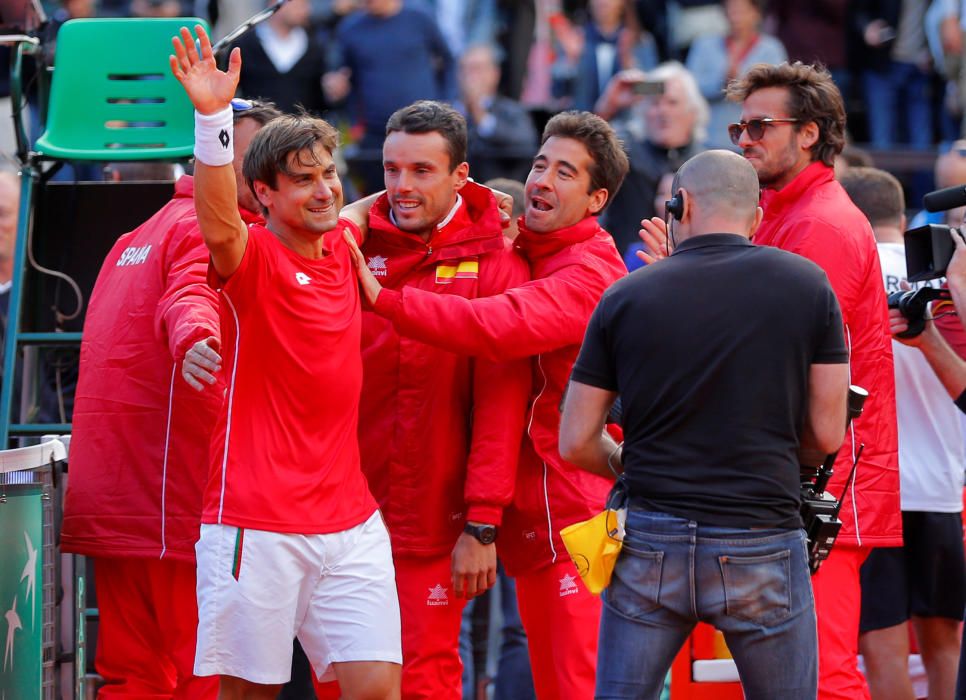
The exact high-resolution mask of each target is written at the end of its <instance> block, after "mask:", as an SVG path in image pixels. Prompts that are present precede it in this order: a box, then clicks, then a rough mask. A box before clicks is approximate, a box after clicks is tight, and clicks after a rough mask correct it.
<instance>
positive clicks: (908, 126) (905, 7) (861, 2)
mask: <svg viewBox="0 0 966 700" xmlns="http://www.w3.org/2000/svg"><path fill="white" fill-rule="evenodd" d="M926 5H927V3H926V2H925V0H883V1H879V0H856V2H855V3H854V7H855V25H856V29H857V30H858V31H859V32H861V35H862V40H863V41H864V42H865V47H864V50H863V51H862V52H861V54H860V56H861V74H862V83H863V88H864V90H865V99H866V105H867V110H866V111H867V115H868V122H869V142H870V143H871V144H872V145H873V146H874V147H875V148H891V147H893V146H895V145H896V144H909V145H912V146H915V147H917V148H923V149H925V148H930V147H932V145H933V128H932V119H933V110H932V95H931V89H930V81H931V75H930V71H931V59H930V56H929V49H928V48H927V46H926V33H925V30H924V22H923V20H924V16H925V12H926Z"/></svg>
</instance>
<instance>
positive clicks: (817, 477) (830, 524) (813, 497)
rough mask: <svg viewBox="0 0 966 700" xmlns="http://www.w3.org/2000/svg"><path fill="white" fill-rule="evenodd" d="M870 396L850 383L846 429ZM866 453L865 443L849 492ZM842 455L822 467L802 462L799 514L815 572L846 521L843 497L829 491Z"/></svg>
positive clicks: (857, 458) (857, 461)
mask: <svg viewBox="0 0 966 700" xmlns="http://www.w3.org/2000/svg"><path fill="white" fill-rule="evenodd" d="M867 398H869V392H867V391H866V390H865V389H863V388H862V387H860V386H855V385H854V384H853V385H851V386H849V396H848V409H847V412H846V423H845V425H846V428H848V425H849V423H851V422H852V421H853V420H854V419H856V418H858V417H859V416H860V415H862V406H863V405H864V404H865V400H866V399H867ZM861 456H862V446H860V447H859V451H858V453H857V454H856V456H855V461H854V462H853V463H852V473H851V474H849V478H848V479H846V482H845V489H844V490H843V492H842V497H843V498H844V497H845V491H847V490H848V487H849V484H850V483H851V481H852V477H854V476H855V466H856V465H857V464H858V463H859V457H861ZM836 457H838V450H836V451H835V452H834V453H833V454H830V455H828V456H827V457H826V458H825V461H824V462H822V465H821V466H820V467H818V468H816V467H810V466H805V465H801V466H800V467H799V476H800V481H801V507H800V510H799V513H800V514H801V516H802V528H803V529H804V530H805V535H806V537H807V539H808V542H807V545H806V546H807V548H808V568H809V570H810V571H811V572H812V573H813V574H814V573H815V572H817V571H818V568H819V567H820V566H821V565H822V562H823V561H825V560H826V559H827V558H828V555H829V553H830V552H831V551H832V546H833V545H834V544H835V538H837V537H838V535H839V530H841V529H842V521H841V520H839V509H840V508H841V507H842V502H841V499H838V498H835V496H833V495H832V494H830V493H828V492H827V491H826V490H825V487H826V486H828V482H829V481H830V480H831V478H832V467H833V465H834V464H835V458H836Z"/></svg>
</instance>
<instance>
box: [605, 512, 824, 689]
mask: <svg viewBox="0 0 966 700" xmlns="http://www.w3.org/2000/svg"><path fill="white" fill-rule="evenodd" d="M626 530H627V534H626V536H625V539H624V548H623V550H622V551H621V555H620V558H619V559H618V560H617V565H616V566H615V567H614V575H613V578H612V579H611V584H610V586H608V587H607V589H606V590H605V591H604V608H603V613H602V615H601V625H600V645H599V650H598V656H597V691H596V697H597V698H599V699H601V700H605V699H609V698H636V699H639V700H657V698H658V697H659V696H660V693H661V688H662V687H663V684H664V676H665V674H666V673H667V671H668V669H669V668H670V667H671V662H672V661H673V660H674V657H675V655H676V654H677V652H678V650H680V648H681V645H682V644H683V643H684V641H685V640H686V639H687V637H688V635H689V634H690V633H691V631H692V630H693V629H694V626H695V624H696V623H697V622H698V621H703V622H707V623H709V624H712V625H714V626H715V627H717V628H718V629H720V630H721V631H722V632H723V633H724V636H725V640H726V641H727V643H728V648H729V649H730V650H731V653H732V655H733V656H734V659H735V664H736V665H737V667H738V674H739V676H740V677H741V683H742V686H743V688H744V692H745V697H746V698H747V699H748V700H765V699H766V698H767V699H770V700H779V699H781V700H814V699H815V696H816V693H817V688H818V651H817V647H818V642H817V636H816V630H815V599H814V598H813V597H812V585H811V581H810V579H809V573H808V557H807V554H806V552H805V534H804V532H803V531H801V530H743V529H734V528H724V527H710V526H704V525H698V523H696V522H693V521H689V520H685V519H683V518H678V517H675V516H672V515H667V514H664V513H654V512H647V511H643V510H640V509H636V508H634V507H633V506H632V507H631V508H630V509H629V510H628V514H627V528H626Z"/></svg>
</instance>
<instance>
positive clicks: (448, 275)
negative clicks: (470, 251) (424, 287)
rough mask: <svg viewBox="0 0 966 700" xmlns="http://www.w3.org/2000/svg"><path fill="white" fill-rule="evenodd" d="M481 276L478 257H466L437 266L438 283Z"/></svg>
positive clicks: (448, 282)
mask: <svg viewBox="0 0 966 700" xmlns="http://www.w3.org/2000/svg"><path fill="white" fill-rule="evenodd" d="M479 276H480V261H479V258H477V257H472V258H466V259H465V260H460V261H459V262H446V263H440V264H439V265H437V266H436V284H450V283H451V282H452V281H453V280H475V279H479Z"/></svg>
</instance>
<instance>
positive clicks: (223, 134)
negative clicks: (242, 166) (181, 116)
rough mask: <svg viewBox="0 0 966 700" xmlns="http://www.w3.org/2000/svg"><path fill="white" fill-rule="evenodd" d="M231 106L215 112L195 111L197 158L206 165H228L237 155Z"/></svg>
mask: <svg viewBox="0 0 966 700" xmlns="http://www.w3.org/2000/svg"><path fill="white" fill-rule="evenodd" d="M233 140H234V132H233V129H232V111H231V107H225V108H224V109H223V110H222V111H220V112H215V113H214V114H199V113H198V112H195V159H196V160H198V161H201V162H202V163H204V164H205V165H213V166H216V165H228V164H229V163H231V161H232V159H233V158H234V157H235V149H234V147H233V146H234V143H233Z"/></svg>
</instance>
